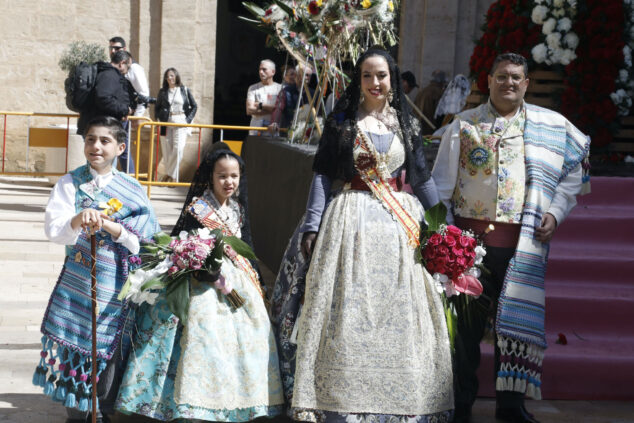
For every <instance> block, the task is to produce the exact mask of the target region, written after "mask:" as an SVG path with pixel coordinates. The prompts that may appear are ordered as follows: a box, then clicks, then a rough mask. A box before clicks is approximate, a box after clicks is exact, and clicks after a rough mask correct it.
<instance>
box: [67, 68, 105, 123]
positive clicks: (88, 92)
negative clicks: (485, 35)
mask: <svg viewBox="0 0 634 423" xmlns="http://www.w3.org/2000/svg"><path fill="white" fill-rule="evenodd" d="M97 72H98V71H97V64H96V63H93V64H90V63H85V62H81V63H80V64H78V65H77V66H76V67H75V71H74V72H73V73H72V74H71V75H70V76H69V77H68V78H66V81H64V88H65V90H66V106H67V107H68V108H69V109H70V110H72V111H73V112H78V113H81V111H82V110H84V109H86V108H87V107H88V106H90V101H91V98H92V90H93V88H94V87H95V81H96V79H97Z"/></svg>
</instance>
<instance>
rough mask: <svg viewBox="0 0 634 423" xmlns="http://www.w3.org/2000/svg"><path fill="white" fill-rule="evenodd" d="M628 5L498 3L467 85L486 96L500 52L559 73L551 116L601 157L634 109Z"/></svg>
mask: <svg viewBox="0 0 634 423" xmlns="http://www.w3.org/2000/svg"><path fill="white" fill-rule="evenodd" d="M632 1H633V0H534V1H525V0H499V1H496V2H495V3H493V4H492V5H491V6H490V8H489V10H488V12H487V17H486V23H485V25H484V27H483V32H484V34H483V35H482V37H481V38H480V40H478V42H477V44H476V47H475V49H474V51H473V55H472V56H471V60H470V62H469V65H470V69H471V77H472V78H474V79H476V81H477V85H478V89H479V90H480V91H481V92H482V93H484V94H486V93H488V87H487V75H488V72H489V70H490V68H491V66H492V64H493V60H494V58H495V56H497V55H498V54H501V53H504V52H515V53H519V54H522V55H523V56H524V57H526V58H527V59H528V65H529V70H533V69H535V68H536V67H543V68H545V69H548V70H551V71H554V72H557V73H559V74H560V75H561V77H562V79H563V86H564V87H563V91H562V92H561V93H560V95H556V96H555V97H554V99H555V100H556V101H558V102H559V107H555V109H556V110H557V111H559V112H561V113H562V114H563V115H564V116H566V117H567V118H568V119H570V121H571V122H572V123H574V124H575V125H576V126H577V127H578V128H579V129H580V130H582V131H583V132H584V133H586V134H588V135H589V136H590V137H591V138H592V148H593V150H594V151H595V152H597V149H598V150H599V151H600V150H601V148H602V147H604V146H606V145H607V144H609V143H610V142H611V141H612V139H613V135H614V134H615V133H616V132H617V131H618V130H619V128H620V122H619V118H620V117H621V116H626V115H628V114H629V112H630V111H631V110H632V106H633V104H632V103H633V102H634V68H633V67H632V50H634V28H633V27H634V12H633V11H632V9H633V7H632V6H633V5H632ZM529 91H530V88H529Z"/></svg>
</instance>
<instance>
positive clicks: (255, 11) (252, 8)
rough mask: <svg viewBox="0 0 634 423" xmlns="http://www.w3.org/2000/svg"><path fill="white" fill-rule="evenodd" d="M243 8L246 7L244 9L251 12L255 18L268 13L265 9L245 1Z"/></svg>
mask: <svg viewBox="0 0 634 423" xmlns="http://www.w3.org/2000/svg"><path fill="white" fill-rule="evenodd" d="M242 6H244V8H245V9H247V10H248V11H249V12H251V14H253V15H254V16H264V14H265V13H266V12H265V11H264V9H262V8H261V7H260V6H258V5H257V4H255V3H251V2H250V1H243V2H242Z"/></svg>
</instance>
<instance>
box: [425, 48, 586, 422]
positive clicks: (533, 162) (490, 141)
mask: <svg viewBox="0 0 634 423" xmlns="http://www.w3.org/2000/svg"><path fill="white" fill-rule="evenodd" d="M527 71H528V68H527V64H526V59H525V58H524V57H522V56H520V55H518V54H513V53H505V54H502V55H500V56H498V57H497V58H496V59H495V61H494V63H493V66H492V68H491V71H490V73H489V78H488V81H489V91H490V97H489V101H488V102H487V103H485V104H482V105H480V106H478V107H476V108H475V109H471V110H467V111H464V112H462V113H460V114H458V115H457V116H456V119H455V120H454V121H453V123H452V124H451V126H450V127H449V129H448V130H447V131H446V132H445V134H444V135H443V138H442V142H441V145H440V148H439V151H438V156H437V158H436V164H435V166H434V170H433V172H432V175H433V178H434V180H435V181H436V184H437V186H438V192H439V195H440V198H441V200H442V201H443V202H444V203H445V204H446V205H447V207H448V208H449V209H450V211H451V213H449V218H448V221H450V222H453V221H454V218H455V224H456V225H457V226H459V227H460V228H462V229H471V230H473V232H474V233H475V234H476V235H478V234H483V233H485V230H486V228H487V227H488V226H489V224H491V223H493V224H494V226H495V230H493V231H492V232H489V233H488V234H487V235H485V236H484V243H485V245H486V249H487V255H486V257H485V263H484V264H485V266H486V267H487V269H488V270H490V272H491V274H490V275H487V276H484V275H483V277H482V278H481V281H482V284H483V286H484V295H483V296H482V297H480V299H478V300H477V301H472V302H471V303H470V305H469V308H470V310H469V313H468V314H469V316H466V313H465V315H463V316H460V315H459V316H458V318H459V323H458V334H457V339H456V362H457V368H456V376H455V385H454V386H455V389H456V395H455V401H456V404H455V405H456V412H455V421H456V422H468V421H470V414H471V406H472V405H473V402H474V401H475V397H476V394H477V391H478V379H477V376H476V370H477V368H478V365H479V363H480V347H479V344H480V341H481V340H482V337H483V334H484V332H485V326H486V322H487V320H488V317H489V316H488V314H489V313H483V312H480V310H483V308H482V306H484V307H485V308H487V307H488V309H489V310H490V311H495V312H496V319H495V325H494V326H495V340H496V345H495V371H496V418H498V419H500V420H502V421H506V422H528V423H531V422H537V419H535V417H534V416H533V415H532V414H530V413H529V412H528V411H527V410H526V408H525V407H524V395H527V396H528V397H531V398H534V399H540V398H541V389H540V385H541V364H542V358H543V355H544V350H545V348H546V339H545V336H544V314H545V302H544V274H545V270H546V259H547V256H548V248H549V242H550V240H551V238H552V236H553V233H554V232H555V230H556V228H557V226H558V225H560V224H561V222H562V221H563V220H564V219H565V217H566V216H567V215H568V214H569V213H570V211H571V210H572V208H573V207H574V206H575V204H576V199H575V196H576V195H577V194H578V193H579V192H580V190H581V187H582V179H583V171H582V166H581V162H582V161H583V160H584V159H585V158H586V157H587V154H588V148H589V145H590V140H589V138H588V137H586V136H585V135H584V134H583V133H581V132H580V131H579V130H578V129H577V128H575V127H574V126H573V125H572V124H571V123H570V122H569V121H568V120H567V119H566V118H564V117H563V116H562V115H560V114H559V113H556V112H554V111H551V110H548V109H544V108H541V107H537V106H534V105H531V104H527V103H525V102H524V94H525V93H526V89H527V88H528V84H529V80H528V77H527ZM490 314H492V313H490Z"/></svg>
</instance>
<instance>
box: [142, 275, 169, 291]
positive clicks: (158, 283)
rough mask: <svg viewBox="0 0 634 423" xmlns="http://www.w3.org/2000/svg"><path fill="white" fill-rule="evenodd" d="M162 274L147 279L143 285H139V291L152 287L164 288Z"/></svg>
mask: <svg viewBox="0 0 634 423" xmlns="http://www.w3.org/2000/svg"><path fill="white" fill-rule="evenodd" d="M163 276H164V275H160V276H157V277H156V278H152V279H150V280H149V281H147V282H145V283H144V284H143V285H141V291H145V290H148V289H152V288H164V287H165V283H164V282H163V279H164V278H163Z"/></svg>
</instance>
